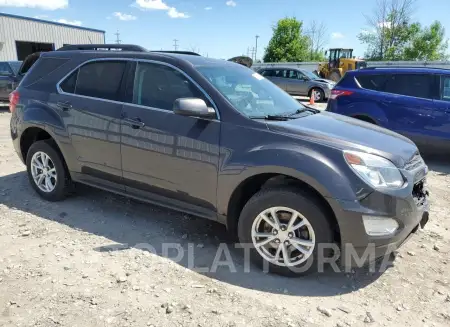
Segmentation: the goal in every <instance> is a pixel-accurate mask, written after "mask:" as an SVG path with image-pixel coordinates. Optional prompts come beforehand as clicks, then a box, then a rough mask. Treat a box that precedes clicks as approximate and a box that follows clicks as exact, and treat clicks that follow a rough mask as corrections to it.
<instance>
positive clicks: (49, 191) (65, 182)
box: [26, 140, 72, 202]
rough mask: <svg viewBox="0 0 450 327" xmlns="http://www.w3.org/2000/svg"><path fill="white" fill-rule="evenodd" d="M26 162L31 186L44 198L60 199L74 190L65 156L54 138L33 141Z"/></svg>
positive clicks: (48, 199) (50, 199)
mask: <svg viewBox="0 0 450 327" xmlns="http://www.w3.org/2000/svg"><path fill="white" fill-rule="evenodd" d="M26 164H27V173H28V179H29V181H30V183H31V186H32V187H33V189H34V190H35V191H36V193H38V194H39V196H40V197H42V198H43V199H45V200H47V201H52V202H53V201H60V200H63V199H64V198H66V197H67V195H68V194H69V193H70V191H71V190H72V180H71V178H70V175H69V173H68V171H67V169H66V167H65V164H64V158H63V157H62V155H61V153H60V152H59V151H58V150H57V148H56V145H55V143H54V142H53V141H52V140H44V141H37V142H35V143H33V144H32V145H31V147H30V149H29V150H28V153H27V159H26Z"/></svg>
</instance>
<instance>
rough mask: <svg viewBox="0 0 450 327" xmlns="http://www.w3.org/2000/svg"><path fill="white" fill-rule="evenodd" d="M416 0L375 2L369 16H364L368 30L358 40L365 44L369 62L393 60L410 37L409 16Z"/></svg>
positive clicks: (383, 0) (379, 0)
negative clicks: (389, 56) (388, 56)
mask: <svg viewBox="0 0 450 327" xmlns="http://www.w3.org/2000/svg"><path fill="white" fill-rule="evenodd" d="M416 1H417V0H377V4H376V7H375V9H374V11H373V12H372V14H371V15H370V16H366V21H367V25H368V27H369V29H368V30H365V31H364V32H362V33H360V34H359V35H358V39H359V40H360V41H361V42H362V43H365V44H367V51H366V57H367V58H368V59H371V60H395V59H394V58H391V59H389V58H387V55H388V54H389V55H391V56H394V57H396V56H397V55H398V51H401V50H402V49H403V47H404V45H405V43H407V42H408V40H409V38H410V37H411V35H410V33H412V32H414V28H412V29H410V27H411V26H410V25H411V23H410V21H411V15H412V13H413V11H414V5H415V3H416Z"/></svg>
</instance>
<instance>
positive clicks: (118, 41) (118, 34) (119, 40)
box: [114, 30, 122, 44]
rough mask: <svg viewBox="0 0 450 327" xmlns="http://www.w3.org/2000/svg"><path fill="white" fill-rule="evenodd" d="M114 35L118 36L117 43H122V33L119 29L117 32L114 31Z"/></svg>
mask: <svg viewBox="0 0 450 327" xmlns="http://www.w3.org/2000/svg"><path fill="white" fill-rule="evenodd" d="M114 35H115V36H116V37H117V38H116V43H117V44H120V42H122V40H121V39H120V33H119V30H117V32H116V33H114Z"/></svg>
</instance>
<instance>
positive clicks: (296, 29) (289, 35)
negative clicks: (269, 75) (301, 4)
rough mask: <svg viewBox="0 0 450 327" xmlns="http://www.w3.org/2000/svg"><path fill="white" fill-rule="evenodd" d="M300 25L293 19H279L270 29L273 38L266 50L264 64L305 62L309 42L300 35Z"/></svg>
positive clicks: (300, 23) (305, 37)
mask: <svg viewBox="0 0 450 327" xmlns="http://www.w3.org/2000/svg"><path fill="white" fill-rule="evenodd" d="M302 25H303V23H302V22H301V21H298V20H297V19H296V18H295V17H292V18H288V17H286V18H283V19H280V20H279V21H278V23H277V24H276V26H274V27H273V28H272V29H273V36H272V39H271V40H270V41H269V45H268V46H267V48H266V52H265V54H264V58H263V60H264V62H279V61H284V62H296V61H305V60H307V59H308V50H309V47H308V46H309V40H308V37H307V36H305V35H302Z"/></svg>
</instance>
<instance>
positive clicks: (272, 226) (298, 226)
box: [251, 207, 316, 267]
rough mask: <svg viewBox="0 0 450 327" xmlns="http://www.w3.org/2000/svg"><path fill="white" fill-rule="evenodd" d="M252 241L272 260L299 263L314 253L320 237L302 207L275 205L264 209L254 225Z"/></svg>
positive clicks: (290, 264) (261, 252)
mask: <svg viewBox="0 0 450 327" xmlns="http://www.w3.org/2000/svg"><path fill="white" fill-rule="evenodd" d="M251 235H252V242H253V245H254V247H255V249H256V250H257V251H258V253H259V254H260V255H261V256H262V257H263V258H264V259H265V260H266V261H268V262H270V263H272V264H275V265H278V266H283V267H293V266H297V265H299V264H301V263H303V262H305V261H306V260H308V258H309V257H310V256H311V255H312V253H313V250H314V247H315V244H316V241H315V239H316V238H315V234H314V229H313V228H312V226H311V224H310V222H309V221H308V220H307V219H306V218H305V217H304V216H303V215H302V214H301V213H300V212H298V211H296V210H294V209H291V208H287V207H272V208H268V209H266V210H264V211H263V212H261V213H260V214H259V215H258V216H257V217H256V219H255V220H254V222H253V225H252V233H251Z"/></svg>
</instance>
